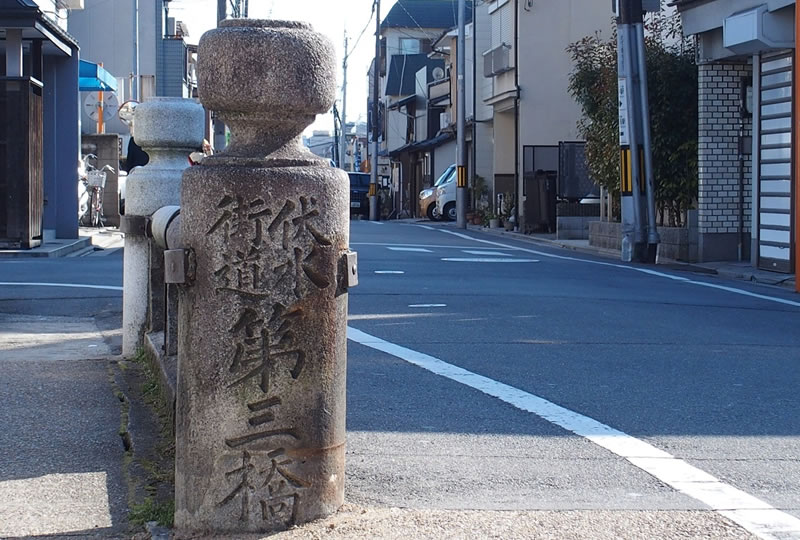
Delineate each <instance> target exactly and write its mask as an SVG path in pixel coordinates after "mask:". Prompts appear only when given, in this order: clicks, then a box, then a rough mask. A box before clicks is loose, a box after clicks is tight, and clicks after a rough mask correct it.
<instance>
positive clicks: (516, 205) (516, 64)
mask: <svg viewBox="0 0 800 540" xmlns="http://www.w3.org/2000/svg"><path fill="white" fill-rule="evenodd" d="M514 89H515V90H516V96H515V97H514V199H515V200H514V225H515V226H516V227H517V230H520V229H519V225H520V223H519V206H520V204H522V190H521V189H520V188H519V179H520V174H519V93H520V92H519V0H514Z"/></svg>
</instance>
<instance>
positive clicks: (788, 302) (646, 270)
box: [440, 229, 800, 307]
mask: <svg viewBox="0 0 800 540" xmlns="http://www.w3.org/2000/svg"><path fill="white" fill-rule="evenodd" d="M440 230H441V231H442V232H443V233H447V234H452V235H454V236H458V237H459V238H464V239H465V240H472V241H473V242H480V243H482V244H488V245H490V246H494V247H497V248H504V249H511V250H514V251H523V252H525V253H531V254H533V255H539V256H542V257H548V258H551V259H561V260H564V261H577V262H582V263H586V264H594V265H596V266H610V267H612V268H621V269H623V270H632V271H634V272H640V273H642V274H649V275H651V276H656V277H661V278H665V279H671V280H673V281H679V282H682V283H688V284H691V285H697V286H700V287H709V288H711V289H719V290H722V291H726V292H730V293H733V294H739V295H742V296H749V297H751V298H758V299H759V300H766V301H767V302H775V303H777V304H784V305H787V306H793V307H800V302H795V301H794V300H786V299H785V298H779V297H777V296H767V295H766V294H758V293H754V292H750V291H746V290H744V289H737V288H736V287H727V286H725V285H718V284H716V283H706V282H704V281H695V280H693V279H690V278H685V277H682V276H675V275H671V274H666V273H664V272H659V271H658V270H651V269H649V268H640V267H638V266H628V265H625V264H617V263H610V262H602V261H592V260H589V259H581V258H579V257H569V256H566V255H555V254H553V253H547V252H545V251H539V250H536V249H528V248H523V247H516V246H510V245H508V244H501V243H500V242H493V241H491V240H484V239H482V238H474V237H472V236H467V235H466V234H461V233H457V232H454V231H446V230H443V229H440Z"/></svg>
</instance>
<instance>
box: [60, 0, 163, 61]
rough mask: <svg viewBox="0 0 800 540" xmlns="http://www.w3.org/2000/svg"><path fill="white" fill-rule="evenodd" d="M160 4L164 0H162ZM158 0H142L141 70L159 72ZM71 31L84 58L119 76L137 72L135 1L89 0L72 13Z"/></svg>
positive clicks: (140, 2)
mask: <svg viewBox="0 0 800 540" xmlns="http://www.w3.org/2000/svg"><path fill="white" fill-rule="evenodd" d="M159 4H160V2H159ZM156 5H157V2H156V0H139V40H138V43H139V73H141V74H142V75H152V76H155V74H156V40H157V38H160V29H157V28H156ZM68 31H69V33H70V34H72V35H73V36H74V37H75V38H76V39H77V40H78V43H79V44H80V47H81V53H80V54H81V58H82V59H84V60H88V61H90V62H95V63H99V62H102V63H103V67H104V68H105V69H106V70H107V71H108V72H109V73H111V74H112V75H114V76H115V77H128V76H129V75H130V74H131V73H132V72H133V71H134V67H133V63H134V62H133V41H134V31H133V2H130V1H121V0H111V1H109V0H85V3H84V9H83V10H81V11H72V12H70V15H69V24H68Z"/></svg>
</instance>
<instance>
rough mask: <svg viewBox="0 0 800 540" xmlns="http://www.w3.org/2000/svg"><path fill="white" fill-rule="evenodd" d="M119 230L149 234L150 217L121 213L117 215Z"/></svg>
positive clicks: (128, 232)
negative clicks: (121, 214)
mask: <svg viewBox="0 0 800 540" xmlns="http://www.w3.org/2000/svg"><path fill="white" fill-rule="evenodd" d="M119 230H120V232H122V233H124V234H132V235H136V236H147V237H149V236H150V218H149V217H148V216H133V215H127V214H126V215H123V216H120V217H119Z"/></svg>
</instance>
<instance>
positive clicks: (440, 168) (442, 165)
mask: <svg viewBox="0 0 800 540" xmlns="http://www.w3.org/2000/svg"><path fill="white" fill-rule="evenodd" d="M457 149H458V145H457V144H456V141H454V140H453V141H447V142H446V143H444V144H443V145H441V146H437V147H436V148H435V149H434V150H433V171H431V182H436V180H438V179H439V177H440V176H441V175H442V173H443V172H444V171H445V169H447V167H449V166H450V165H452V164H454V163H455V162H456V151H457Z"/></svg>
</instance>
